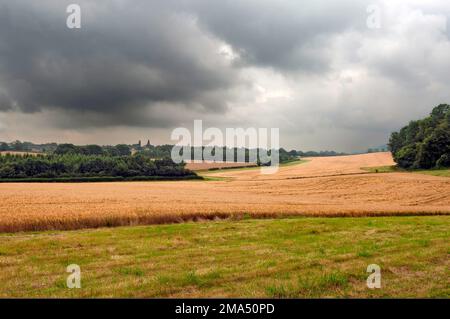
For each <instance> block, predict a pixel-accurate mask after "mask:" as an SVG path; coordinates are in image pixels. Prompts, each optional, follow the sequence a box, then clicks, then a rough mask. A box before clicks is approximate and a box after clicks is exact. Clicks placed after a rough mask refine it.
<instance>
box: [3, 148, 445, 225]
mask: <svg viewBox="0 0 450 319" xmlns="http://www.w3.org/2000/svg"><path fill="white" fill-rule="evenodd" d="M389 165H393V161H392V158H391V156H390V154H389V153H373V154H363V155H353V156H339V157H324V158H310V159H307V161H306V162H301V163H299V164H297V165H288V166H284V167H280V169H279V171H278V172H277V173H276V174H272V175H262V174H260V172H259V170H258V169H255V168H249V169H236V170H234V169H231V170H223V171H216V172H206V173H205V174H206V175H207V176H209V177H212V178H211V180H209V181H180V182H111V183H93V184H77V183H67V184H59V183H55V184H45V183H43V184H26V183H5V184H0V202H1V203H2V205H1V207H0V231H1V232H16V231H38V230H69V229H81V228H95V227H105V226H129V225H139V224H162V223H172V222H181V221H190V220H202V219H220V218H242V217H244V216H249V217H255V218H268V217H287V216H336V217H337V216H385V215H433V214H450V179H449V178H447V177H441V176H430V175H425V174H411V173H408V172H392V173H370V172H367V171H365V170H362V169H361V168H362V167H379V166H389Z"/></svg>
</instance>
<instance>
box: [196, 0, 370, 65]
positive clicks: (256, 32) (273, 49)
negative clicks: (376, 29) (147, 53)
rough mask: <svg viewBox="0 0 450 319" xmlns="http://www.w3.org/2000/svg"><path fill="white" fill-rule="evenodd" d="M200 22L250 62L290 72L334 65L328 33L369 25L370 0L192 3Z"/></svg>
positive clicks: (255, 0) (207, 1) (248, 0)
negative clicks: (329, 48)
mask: <svg viewBox="0 0 450 319" xmlns="http://www.w3.org/2000/svg"><path fill="white" fill-rule="evenodd" d="M188 3H189V5H188V6H187V7H188V8H189V9H190V10H191V11H193V12H195V14H197V15H198V17H199V21H200V23H201V24H203V25H204V26H206V28H208V29H209V30H211V31H212V32H214V33H215V34H217V35H218V36H219V37H221V38H223V39H225V40H226V41H227V42H228V43H230V44H231V45H232V46H233V47H234V48H235V49H236V50H237V51H239V52H240V53H241V54H242V57H243V59H244V61H245V62H247V63H249V64H257V65H261V66H266V67H275V68H280V69H282V70H283V71H285V72H286V71H287V72H297V71H306V72H323V71H326V70H327V69H328V68H329V62H330V55H332V54H333V52H330V51H328V50H327V47H328V45H329V43H328V41H329V37H330V36H332V35H334V34H339V33H341V32H344V31H346V30H349V29H350V28H358V29H367V27H366V17H367V14H366V8H367V5H368V3H370V2H369V1H366V0H359V1H354V0H353V1H350V0H341V1H329V0H314V1H309V0H307V1H297V0H279V1H267V0H247V1H241V0H236V1H217V2H214V4H213V5H212V4H211V1H210V0H198V1H192V2H188Z"/></svg>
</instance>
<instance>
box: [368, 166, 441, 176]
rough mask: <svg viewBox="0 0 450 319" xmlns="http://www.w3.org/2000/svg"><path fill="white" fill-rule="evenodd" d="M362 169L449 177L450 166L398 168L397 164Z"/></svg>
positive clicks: (376, 171) (372, 171)
mask: <svg viewBox="0 0 450 319" xmlns="http://www.w3.org/2000/svg"><path fill="white" fill-rule="evenodd" d="M362 169H363V170H366V171H368V172H371V173H393V172H402V173H404V172H409V173H418V174H426V175H433V176H441V177H450V168H435V169H413V170H406V169H402V168H399V167H397V166H379V167H363V168H362Z"/></svg>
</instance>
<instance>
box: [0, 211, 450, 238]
mask: <svg viewBox="0 0 450 319" xmlns="http://www.w3.org/2000/svg"><path fill="white" fill-rule="evenodd" d="M407 216H450V212H443V211H436V212H363V213H355V212H336V213H323V212H322V213H289V214H288V213H286V214H283V213H272V212H267V213H189V214H188V213H185V214H178V215H175V214H171V213H168V214H155V215H134V216H130V215H112V216H104V217H86V218H84V217H83V218H79V219H78V220H76V221H75V220H64V219H56V218H55V219H53V220H46V221H44V222H39V221H24V222H22V223H17V222H16V223H14V224H0V234H2V233H18V232H41V231H68V230H80V229H96V228H113V227H130V226H145V225H168V224H180V223H187V222H206V221H217V220H226V219H230V220H244V219H291V218H364V217H407Z"/></svg>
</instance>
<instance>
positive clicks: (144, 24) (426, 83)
mask: <svg viewBox="0 0 450 319" xmlns="http://www.w3.org/2000/svg"><path fill="white" fill-rule="evenodd" d="M71 3H77V4H79V5H80V7H81V28H80V29H69V28H67V26H66V19H67V17H68V15H69V14H68V13H66V8H67V6H68V5H69V4H71ZM373 8H375V9H376V11H375V12H376V13H379V15H377V17H380V19H376V20H375V21H376V22H377V24H376V27H374V25H373V23H371V22H373V21H374V20H373V19H372V18H373V14H374V11H373ZM368 9H369V10H368ZM449 16H450V2H449V1H448V0H429V1H419V0H410V1H408V0H403V1H401V0H389V1H382V0H381V1H377V0H367V1H366V0H351V1H350V0H335V1H329V0H311V1H304V0H289V1H288V0H271V1H266V0H236V1H231V0H229V1H226V0H222V1H212V0H179V1H172V0H166V1H153V0H151V1H149V0H146V1H141V0H129V1H128V0H96V1H94V0H89V1H76V0H71V1H65V0H40V1H31V0H27V1H25V0H14V1H13V0H0V141H12V140H16V139H20V140H29V141H33V142H52V141H56V142H72V143H75V144H88V143H98V144H116V143H135V142H137V140H139V139H141V140H143V141H146V140H147V139H150V140H151V142H152V143H153V144H162V143H169V142H171V141H170V133H171V132H172V130H173V129H174V128H176V127H188V128H189V127H191V126H192V123H193V121H194V119H201V120H203V122H204V127H219V128H222V129H224V128H227V127H231V128H236V127H243V128H248V127H255V128H259V127H278V128H280V133H281V139H280V144H281V146H283V147H285V148H289V149H290V148H295V149H302V150H309V149H314V150H321V149H333V150H338V151H356V150H364V149H367V148H368V147H374V146H378V145H382V144H385V143H386V141H387V138H388V136H389V134H390V132H392V131H394V130H397V129H398V128H400V127H401V126H403V125H404V124H406V123H407V122H408V121H410V120H412V119H416V118H420V117H423V116H425V115H426V114H428V113H429V112H430V111H431V108H432V107H433V106H435V105H438V104H440V103H450V89H449V88H450V86H449V83H450V38H449V35H450V31H449V23H448V21H449V20H448V18H449ZM368 19H369V24H368Z"/></svg>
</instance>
